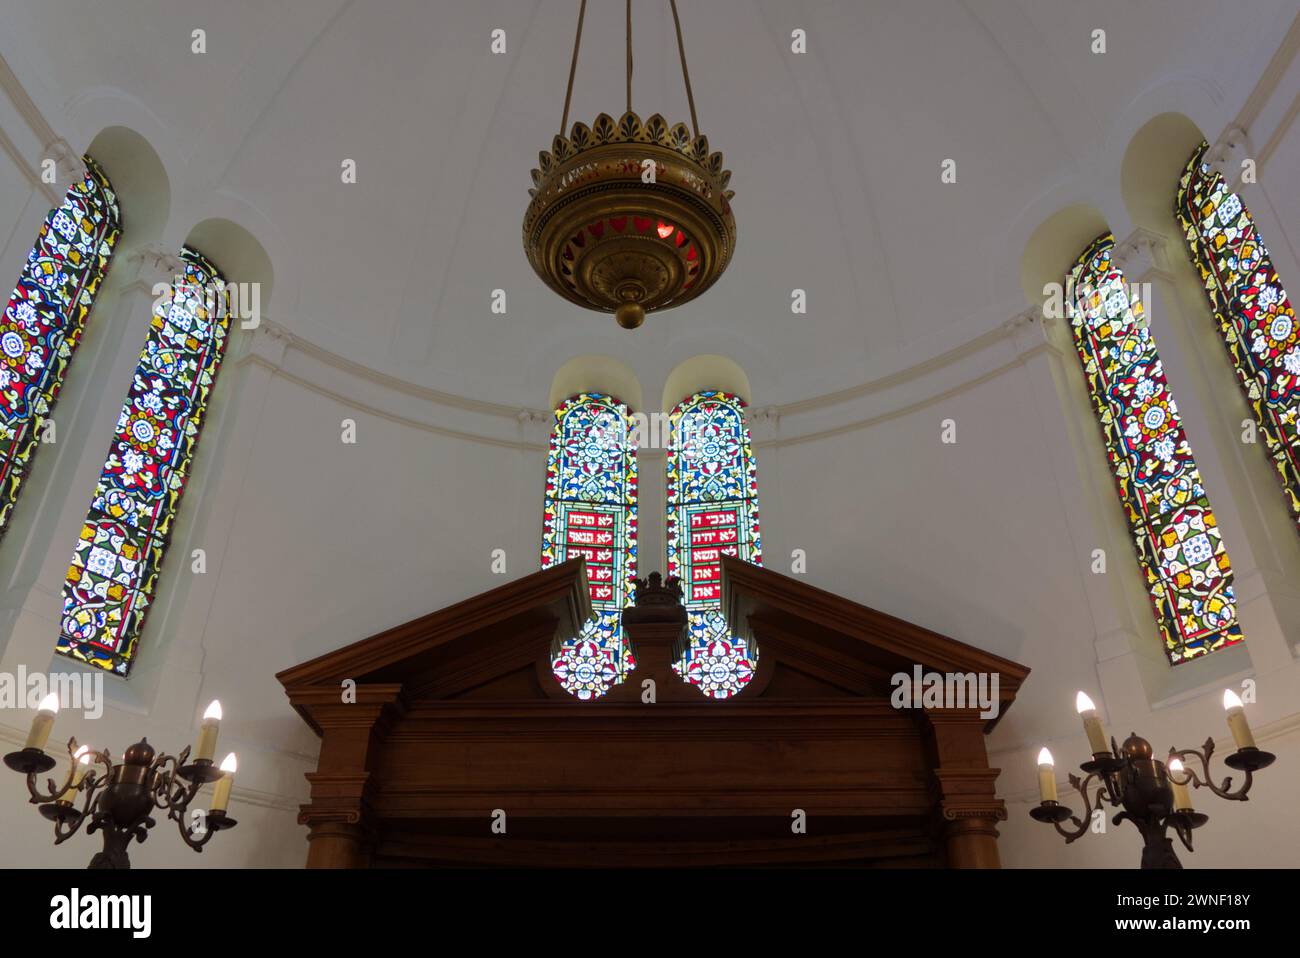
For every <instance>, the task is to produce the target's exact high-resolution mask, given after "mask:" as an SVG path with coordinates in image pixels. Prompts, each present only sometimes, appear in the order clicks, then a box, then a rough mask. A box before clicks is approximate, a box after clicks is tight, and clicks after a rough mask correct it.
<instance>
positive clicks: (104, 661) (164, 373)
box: [58, 248, 230, 675]
mask: <svg viewBox="0 0 1300 958" xmlns="http://www.w3.org/2000/svg"><path fill="white" fill-rule="evenodd" d="M180 258H181V261H182V262H183V264H184V272H183V273H179V274H178V275H177V276H176V277H175V278H174V279H173V281H172V288H171V292H170V294H169V295H168V296H165V297H163V298H161V299H160V300H159V302H158V303H157V305H155V307H154V312H153V320H152V323H151V325H150V328H149V334H148V336H147V337H146V338H145V344H144V349H143V350H142V351H141V353H140V361H139V363H138V364H137V366H136V369H135V375H134V378H133V381H132V384H131V388H130V390H129V391H128V392H127V397H126V402H125V403H124V404H123V406H122V412H121V414H120V415H119V416H118V420H117V430H116V433H115V434H114V436H113V441H112V444H111V445H110V446H109V450H108V458H107V460H106V461H105V463H104V469H103V472H102V473H101V474H100V477H99V483H98V484H97V485H96V487H95V494H94V497H93V498H92V499H91V502H90V512H89V514H88V515H87V516H86V521H85V524H84V525H83V526H82V529H81V535H80V537H79V538H78V541H77V548H76V551H75V552H74V554H73V556H72V565H71V566H70V567H69V568H68V575H67V580H66V581H65V582H64V585H63V624H62V630H61V632H60V634H59V642H58V652H59V653H60V654H61V655H67V656H70V657H71V658H74V659H79V660H81V661H82V662H87V663H89V664H91V665H94V666H97V667H98V668H102V669H105V670H107V671H111V672H115V673H117V674H119V675H126V674H127V673H128V672H129V671H130V669H131V665H132V663H133V662H134V660H135V657H136V651H137V645H138V643H139V639H140V630H141V628H142V627H143V625H144V620H145V614H146V613H147V612H148V611H149V607H150V605H151V603H152V601H153V597H154V591H155V589H156V588H157V583H158V574H159V570H160V568H161V565H162V560H163V555H164V553H165V552H166V550H167V543H168V540H169V538H170V534H171V530H172V523H173V522H174V521H175V519H176V511H177V507H178V506H179V504H180V498H181V493H182V492H183V491H184V488H185V481H186V479H187V478H188V475H189V470H190V462H191V459H192V458H193V455H194V450H195V447H196V446H197V444H198V441H199V434H200V432H201V431H202V428H203V423H204V419H205V417H206V412H207V404H208V399H209V398H210V396H211V392H212V387H213V384H214V382H215V380H216V375H217V371H218V369H219V367H220V365H221V357H222V354H223V353H224V351H225V346H226V338H227V333H228V332H229V327H230V315H229V309H228V306H229V303H228V300H227V295H226V288H225V280H224V279H223V277H222V275H221V273H220V272H219V271H218V270H217V268H216V267H215V266H213V265H212V263H211V262H209V261H208V260H207V259H206V258H205V257H204V256H203V255H202V254H200V253H198V252H197V251H195V250H192V249H188V248H183V249H182V250H181V251H180Z"/></svg>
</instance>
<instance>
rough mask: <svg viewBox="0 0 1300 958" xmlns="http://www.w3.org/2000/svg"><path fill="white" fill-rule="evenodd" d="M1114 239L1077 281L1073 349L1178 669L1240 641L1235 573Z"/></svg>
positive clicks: (1087, 257) (1091, 254)
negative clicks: (1115, 254) (1116, 259)
mask: <svg viewBox="0 0 1300 958" xmlns="http://www.w3.org/2000/svg"><path fill="white" fill-rule="evenodd" d="M1114 245H1115V241H1114V237H1112V236H1111V235H1110V234H1109V233H1106V234H1104V235H1102V236H1100V237H1098V238H1097V239H1096V240H1094V241H1093V243H1092V244H1091V245H1089V247H1088V248H1087V249H1086V250H1084V252H1083V253H1082V254H1081V255H1080V256H1079V259H1078V260H1077V261H1076V262H1075V265H1074V268H1073V270H1072V271H1071V273H1070V276H1069V286H1068V291H1069V294H1068V297H1067V301H1068V303H1069V306H1070V310H1069V312H1070V319H1071V326H1072V328H1073V330H1074V342H1075V345H1076V347H1077V348H1078V352H1079V359H1080V361H1081V362H1082V363H1083V371H1084V376H1085V377H1086V379H1087V382H1088V389H1089V392H1090V393H1091V396H1092V405H1093V411H1094V412H1095V413H1096V415H1097V420H1098V422H1099V423H1100V425H1101V429H1102V436H1103V439H1104V441H1105V443H1106V452H1107V457H1108V459H1109V461H1110V468H1111V472H1112V473H1113V474H1114V476H1115V481H1116V483H1117V485H1118V489H1119V496H1120V501H1121V502H1122V503H1123V506H1124V511H1125V513H1126V514H1127V516H1128V522H1129V527H1130V529H1131V531H1132V534H1133V542H1134V545H1135V546H1136V548H1137V557H1138V563H1139V564H1140V565H1141V566H1142V569H1143V572H1144V573H1145V575H1146V580H1147V591H1148V593H1149V594H1150V596H1151V602H1152V604H1153V605H1154V607H1155V613H1156V620H1157V622H1158V624H1159V628H1160V634H1161V637H1162V638H1163V640H1164V645H1165V653H1166V654H1167V655H1168V656H1169V660H1170V662H1172V663H1173V664H1175V665H1177V664H1179V663H1182V662H1187V661H1189V660H1191V659H1194V658H1196V657H1197V656H1201V655H1205V654H1207V653H1210V652H1214V651H1217V650H1218V649H1221V648H1224V647H1226V646H1229V645H1232V644H1234V643H1236V642H1240V641H1241V628H1240V626H1239V625H1238V623H1237V607H1236V606H1237V603H1236V598H1235V596H1234V594H1233V588H1232V567H1231V565H1230V564H1229V563H1228V554H1227V551H1226V550H1225V548H1224V545H1223V540H1222V538H1221V537H1220V535H1219V528H1218V524H1217V523H1216V521H1215V518H1214V512H1213V510H1211V508H1210V503H1209V501H1208V500H1207V499H1206V495H1205V488H1204V486H1203V485H1202V484H1201V475H1200V472H1199V471H1198V470H1197V468H1196V460H1195V459H1194V458H1193V457H1192V450H1191V448H1190V447H1189V446H1188V443H1187V436H1186V435H1185V434H1184V433H1183V425H1182V421H1181V420H1180V419H1179V416H1178V407H1177V405H1176V404H1175V403H1174V398H1173V396H1172V395H1171V394H1170V391H1169V383H1168V382H1166V381H1165V374H1164V368H1163V366H1162V365H1161V362H1160V356H1159V354H1158V353H1157V352H1156V346H1155V342H1154V340H1153V339H1152V336H1151V331H1150V329H1149V328H1148V326H1147V323H1146V319H1145V317H1144V315H1143V304H1142V301H1141V299H1140V298H1139V297H1136V296H1131V295H1130V293H1129V289H1128V286H1127V285H1126V283H1125V282H1124V275H1123V273H1121V272H1120V270H1119V269H1117V268H1116V267H1115V266H1114V264H1113V263H1112V262H1111V252H1112V250H1113V248H1114Z"/></svg>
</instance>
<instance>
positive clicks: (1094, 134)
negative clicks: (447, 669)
mask: <svg viewBox="0 0 1300 958" xmlns="http://www.w3.org/2000/svg"><path fill="white" fill-rule="evenodd" d="M6 6H7V8H8V9H6V12H5V14H4V19H5V24H6V29H5V31H4V33H5V36H4V37H3V38H0V52H3V54H4V56H5V58H6V59H7V60H8V61H9V62H10V63H11V64H12V65H13V67H14V70H15V72H16V73H17V74H18V76H19V78H20V79H21V80H22V82H23V83H24V84H25V85H26V86H27V88H28V89H29V91H30V93H31V95H32V97H33V99H34V100H35V102H36V103H37V105H38V107H39V108H40V109H41V110H42V112H43V113H45V115H46V116H47V117H49V118H50V119H51V122H53V123H55V125H56V128H57V126H58V122H59V119H60V118H61V117H69V116H76V117H77V123H78V124H79V125H80V126H81V127H84V129H83V130H80V131H72V130H65V129H60V130H59V132H60V133H63V134H65V135H68V134H71V133H73V132H80V133H81V134H82V135H84V136H86V137H89V136H93V134H94V132H95V131H96V129H97V127H96V126H95V120H94V113H93V109H92V107H93V104H94V103H95V102H98V98H102V97H103V96H105V91H109V92H111V94H112V96H113V97H119V98H121V97H125V98H127V99H128V100H134V101H135V103H136V105H137V106H138V108H139V113H140V115H142V116H152V117H153V118H154V120H155V121H156V126H155V128H154V129H152V130H142V131H141V132H142V133H144V134H145V135H146V136H148V137H150V138H151V139H152V140H154V141H155V142H154V145H155V147H156V148H157V149H158V152H159V153H160V155H162V157H163V159H164V162H165V163H166V164H167V166H168V173H169V175H170V178H171V185H172V190H173V197H172V220H173V223H172V225H171V226H170V227H169V234H168V235H169V236H170V235H173V234H174V235H175V236H177V237H183V236H184V235H185V233H186V232H187V230H188V227H189V225H191V224H192V222H193V221H196V220H197V218H199V214H200V212H201V211H202V210H203V209H204V207H205V204H206V202H207V200H206V197H207V196H210V195H211V194H213V193H214V192H220V193H222V194H225V195H228V196H233V197H236V198H238V199H239V200H240V201H241V202H243V203H244V204H246V205H247V207H249V208H251V209H252V210H254V211H256V214H257V216H256V218H257V219H259V220H260V221H261V222H262V223H264V224H265V232H266V234H267V235H264V236H263V235H259V239H261V240H262V242H263V244H264V245H265V246H266V247H267V249H268V250H269V251H270V254H271V257H272V260H273V265H274V269H275V276H276V283H275V298H274V302H272V303H271V304H269V308H268V310H267V312H268V315H269V316H270V317H271V318H272V319H273V320H274V321H276V322H278V323H280V324H282V325H284V326H287V327H288V328H289V329H291V330H292V331H293V332H294V333H295V334H297V335H299V336H301V337H303V338H304V339H307V340H310V341H311V342H313V343H316V344H318V345H319V346H321V347H323V348H325V349H328V350H331V351H333V352H337V353H339V354H341V355H344V356H346V357H348V358H349V359H351V360H354V361H356V362H358V363H361V364H364V365H365V366H368V367H371V368H373V369H375V370H378V371H380V372H383V373H385V374H388V375H393V376H397V377H399V378H401V379H403V380H406V381H409V382H411V383H415V384H418V385H422V386H429V387H434V388H436V389H439V390H442V391H446V392H452V393H456V394H460V395H463V396H467V397H472V398H477V399H489V400H497V401H501V402H506V403H512V404H519V405H524V406H540V405H542V404H543V403H544V402H545V397H546V393H547V387H548V386H549V383H550V380H551V377H552V375H553V374H554V372H555V370H556V369H557V368H558V367H559V366H560V365H561V364H562V363H563V362H564V361H565V360H567V359H569V358H571V357H572V356H574V355H578V354H581V353H607V354H609V355H612V356H615V357H617V358H619V359H621V360H623V361H625V362H627V363H629V364H630V365H631V366H632V367H633V368H634V369H635V370H636V371H637V373H638V374H639V375H640V376H641V377H642V380H643V382H646V383H647V384H648V385H647V388H648V389H649V394H653V393H655V392H656V388H655V384H657V383H659V382H662V379H663V377H664V376H665V375H666V374H667V372H668V370H669V369H671V368H672V366H673V365H674V364H675V363H677V362H679V361H680V360H682V359H683V358H685V357H687V356H690V355H693V354H695V353H704V352H707V353H720V354H724V355H729V356H732V357H734V358H735V359H737V360H738V361H739V362H740V363H741V364H742V365H743V366H744V367H745V369H746V370H747V372H748V373H749V375H750V377H751V378H752V380H753V382H754V387H755V392H756V395H755V399H756V400H757V401H759V402H761V403H762V404H764V405H766V404H768V403H783V402H790V401H795V400H803V399H808V398H811V397H814V396H818V395H822V394H825V393H827V392H831V391H833V390H837V389H844V388H848V387H852V386H855V385H858V384H861V383H863V382H865V381H868V380H870V379H872V378H874V377H878V376H882V375H887V374H888V373H890V372H892V371H894V370H896V369H898V368H901V367H903V366H905V365H908V364H911V363H915V362H919V361H923V360H924V359H925V358H927V357H929V356H933V355H937V354H939V353H941V352H943V351H944V350H946V349H950V348H952V347H953V346H955V345H957V344H959V343H961V342H963V341H965V340H968V339H970V338H972V337H973V336H975V335H977V334H978V333H980V332H983V331H985V330H987V329H990V328H993V327H994V326H996V325H997V324H998V323H1000V322H1002V321H1003V320H1005V319H1006V318H1008V317H1009V316H1010V315H1012V314H1013V313H1014V312H1016V311H1017V310H1018V309H1020V308H1022V307H1023V305H1024V302H1023V298H1022V294H1021V292H1020V289H1019V286H1018V285H1017V284H1016V282H1015V281H1014V280H1015V274H1014V271H1013V270H1011V269H1008V267H1007V264H1008V263H1012V262H1014V261H1015V260H1017V259H1018V257H1019V255H1020V250H1019V249H1018V248H1017V249H1008V246H1009V245H1010V243H1011V241H1010V240H1009V238H1008V237H1009V236H1010V235H1011V234H1010V231H1011V229H1012V226H1013V224H1015V223H1016V222H1017V221H1018V219H1019V218H1020V217H1021V216H1022V215H1023V214H1024V213H1025V211H1026V210H1027V209H1028V208H1030V207H1031V206H1032V205H1033V204H1034V202H1035V200H1037V199H1038V198H1040V197H1042V196H1043V195H1044V194H1046V193H1047V192H1049V191H1051V190H1053V189H1054V188H1057V187H1059V186H1060V185H1061V184H1062V183H1063V182H1067V181H1069V180H1070V179H1072V178H1078V177H1080V176H1083V177H1084V178H1086V177H1087V176H1088V175H1090V171H1089V170H1088V166H1089V161H1090V159H1091V158H1092V157H1093V156H1094V154H1095V153H1096V152H1097V151H1098V150H1100V148H1101V147H1102V145H1103V143H1104V141H1105V138H1106V136H1107V133H1108V132H1109V123H1110V120H1111V118H1112V116H1113V114H1114V113H1115V112H1117V111H1118V110H1119V109H1121V108H1122V107H1123V106H1124V105H1126V104H1127V103H1129V102H1131V100H1132V99H1133V98H1134V97H1135V96H1136V95H1137V94H1138V93H1140V92H1141V91H1144V90H1147V89H1149V88H1151V87H1152V86H1154V85H1155V84H1157V83H1158V82H1159V81H1160V80H1161V78H1165V77H1169V76H1173V75H1177V74H1179V73H1181V72H1188V71H1190V72H1194V73H1195V74H1196V75H1198V76H1201V77H1215V76H1222V77H1224V78H1226V79H1227V80H1232V79H1233V78H1236V77H1238V76H1239V75H1243V73H1244V74H1249V75H1250V76H1249V78H1248V79H1250V80H1251V82H1253V80H1254V79H1255V78H1257V77H1258V73H1259V69H1260V68H1261V66H1262V65H1261V64H1260V63H1258V62H1252V63H1251V64H1250V65H1249V69H1244V71H1243V64H1242V61H1243V60H1244V59H1246V58H1249V57H1251V56H1252V55H1254V54H1255V53H1256V51H1257V50H1258V49H1259V48H1260V47H1261V46H1262V45H1265V44H1266V41H1267V34H1268V31H1269V30H1270V28H1271V26H1273V25H1275V24H1276V23H1277V22H1278V21H1279V17H1280V16H1282V15H1284V14H1285V13H1286V10H1287V9H1288V8H1289V7H1290V6H1291V4H1290V3H1289V2H1288V0H1252V2H1249V3H1236V4H1224V3H1222V2H1219V0H1186V2H1181V3H1177V4H1173V3H1144V4H1134V3H1132V2H1131V0H1105V2H1098V3H1089V4H1086V5H1085V4H1077V3H1065V2H1054V3H1041V2H1030V0H982V2H970V3H964V2H958V0H909V2H907V3H895V2H883V0H882V2H852V3H849V2H840V3H830V2H824V3H821V2H819V3H813V2H809V3H802V4H791V3H783V2H777V0H711V2H707V3H703V2H696V3H692V2H689V0H684V2H682V3H681V4H680V5H679V6H680V7H681V10H682V17H683V22H684V27H685V32H686V47H687V56H688V59H689V62H690V66H691V71H692V80H693V81H694V84H695V88H696V98H697V102H698V106H699V114H700V122H701V129H702V132H704V133H705V134H706V135H707V136H708V137H709V139H710V142H711V144H712V146H713V148H715V149H720V150H722V151H723V152H724V154H725V156H726V159H727V166H728V167H729V168H730V169H732V170H733V171H734V176H733V179H732V187H733V188H734V189H735V190H736V198H735V202H734V206H735V210H736V216H737V221H738V227H739V242H738V246H737V252H736V256H735V258H734V260H733V262H732V265H731V267H730V269H729V271H728V272H727V274H726V275H725V276H724V277H723V278H722V280H721V281H720V282H719V283H718V285H717V286H716V287H715V288H714V289H713V290H712V291H710V292H709V293H707V294H706V295H705V296H703V297H701V298H700V299H698V300H696V301H694V302H692V303H690V304H688V305H685V306H683V307H681V308H679V309H676V310H672V311H669V312H665V313H659V314H654V315H652V316H651V317H650V318H649V320H648V321H647V323H646V325H645V327H643V328H642V329H640V330H637V331H635V332H625V331H623V330H620V329H618V328H617V327H616V326H615V324H614V321H613V319H612V318H611V317H610V316H607V315H604V314H597V313H589V312H584V311H582V310H579V309H576V308H574V307H573V306H571V305H570V304H568V303H566V302H564V301H562V300H561V299H559V298H558V297H557V296H555V295H554V294H552V293H551V292H549V291H548V290H547V289H546V288H545V287H544V286H543V284H542V283H541V282H540V281H539V280H538V279H537V278H536V277H535V276H534V275H533V274H532V272H531V270H530V269H529V266H528V263H527V261H526V259H525V256H524V253H523V251H522V248H521V245H520V220H521V217H522V214H523V211H524V207H525V205H526V203H527V199H528V197H527V192H526V191H527V188H528V186H529V185H530V180H529V170H530V168H531V167H532V166H533V165H534V164H535V162H536V158H537V153H538V151H539V150H540V149H542V148H544V147H546V146H548V145H549V142H550V139H551V137H552V136H553V135H554V134H555V133H556V132H557V130H558V126H559V121H560V113H561V107H562V102H563V94H564V82H565V79H566V75H567V69H568V59H569V54H570V48H571V44H572V41H573V32H574V25H575V20H576V13H577V6H578V4H577V0H531V2H521V0H494V2H485V0H458V2H450V0H448V2H430V0H370V2H360V0H281V2H260V3H259V2H254V0H224V2H222V3H221V4H213V3H210V2H200V0H172V2H168V3H165V4H163V3H157V2H147V0H121V2H117V3H114V4H111V5H110V4H102V3H95V2H91V0H82V2H56V3H43V4H12V5H6ZM633 12H634V38H635V49H636V60H635V85H634V94H633V106H634V108H635V109H636V110H637V111H638V112H640V113H641V114H642V115H643V116H644V115H649V114H651V113H654V112H662V113H663V114H664V115H665V116H666V118H667V119H669V120H670V121H678V120H687V119H688V113H687V107H686V99H685V95H684V91H683V88H682V82H681V76H680V73H679V68H678V63H677V52H676V49H675V46H674V42H673V33H672V24H671V19H670V17H669V14H668V5H667V3H666V2H661V0H654V2H646V0H639V2H636V3H634V4H633ZM1175 13H1176V15H1175ZM622 17H623V4H622V3H619V2H616V0H590V3H589V10H588V14H587V24H586V31H585V35H584V40H583V46H582V56H581V60H580V62H579V65H578V74H577V84H576V90H575V94H574V104H573V111H572V117H573V119H578V120H584V121H586V122H590V121H591V120H592V119H593V118H594V117H595V116H596V114H597V113H599V112H601V111H605V112H609V113H611V114H615V115H617V114H618V113H620V112H621V111H622V108H623V105H624V100H623V60H622V57H623V33H622V30H623V21H622ZM74 21H75V29H71V28H68V29H65V27H71V25H73V24H74ZM198 28H201V29H203V30H205V31H206V42H207V52H206V53H203V54H195V53H193V52H191V33H192V31H193V30H195V29H198ZM497 28H500V29H503V30H505V32H506V38H507V52H506V53H505V54H503V55H493V54H492V53H490V51H489V44H490V37H491V32H492V31H493V30H494V29H497ZM795 28H800V29H803V30H805V31H806V32H807V36H808V41H807V42H808V52H807V53H806V54H803V55H796V54H793V53H791V51H790V35H791V31H792V30H793V29H795ZM1097 28H1101V29H1105V30H1107V42H1108V50H1107V52H1106V53H1105V54H1104V55H1097V54H1094V53H1093V52H1092V50H1091V32H1092V31H1093V30H1094V29H1097ZM68 122H71V121H68ZM74 145H77V146H84V143H75V144H74ZM948 158H952V159H954V160H955V161H956V163H957V183H956V184H952V185H943V184H941V183H940V166H941V163H942V162H943V161H944V160H945V159H948ZM345 159H353V160H355V161H356V164H357V173H358V181H357V183H356V184H355V185H344V184H342V183H341V181H340V169H341V164H342V162H343V161H344V160H345ZM1115 189H1116V190H1117V189H1118V186H1117V185H1116V186H1115ZM126 215H127V217H128V225H129V217H130V211H129V210H128V211H127V214H126ZM187 218H188V222H181V220H186V219H187ZM254 231H255V232H256V230H254ZM1015 242H1017V243H1022V242H1023V240H1022V239H1016V241H1015ZM795 288H801V289H804V290H806V291H807V297H808V312H807V314H806V315H792V313H791V310H790V297H791V290H792V289H795ZM495 289H503V290H505V291H506V294H507V305H508V312H507V313H506V314H505V315H497V314H494V313H493V312H492V311H491V308H490V301H491V295H492V291H493V290H495Z"/></svg>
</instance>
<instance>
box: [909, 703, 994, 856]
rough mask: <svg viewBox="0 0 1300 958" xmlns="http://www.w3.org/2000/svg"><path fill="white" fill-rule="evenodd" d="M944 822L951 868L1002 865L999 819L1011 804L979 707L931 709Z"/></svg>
mask: <svg viewBox="0 0 1300 958" xmlns="http://www.w3.org/2000/svg"><path fill="white" fill-rule="evenodd" d="M925 717H926V722H927V724H928V726H929V729H928V731H929V736H930V741H929V745H930V748H931V754H932V758H933V760H934V762H935V765H934V791H935V799H936V811H937V818H938V823H939V825H940V827H941V829H942V832H943V838H944V846H945V850H946V852H947V856H948V867H949V868H1001V867H1002V860H1001V858H999V856H998V830H997V827H996V826H997V823H998V822H1000V821H1005V820H1006V817H1007V808H1006V803H1004V802H1003V801H1002V799H1000V798H998V797H997V793H996V792H995V791H994V786H993V783H994V782H995V781H996V780H997V777H998V775H999V774H1000V773H1001V769H997V768H989V766H988V753H987V752H986V751H985V749H984V726H985V724H986V720H985V719H983V718H981V717H980V715H979V712H978V711H977V710H975V709H943V710H939V709H934V710H930V709H927V710H926V713H925Z"/></svg>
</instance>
